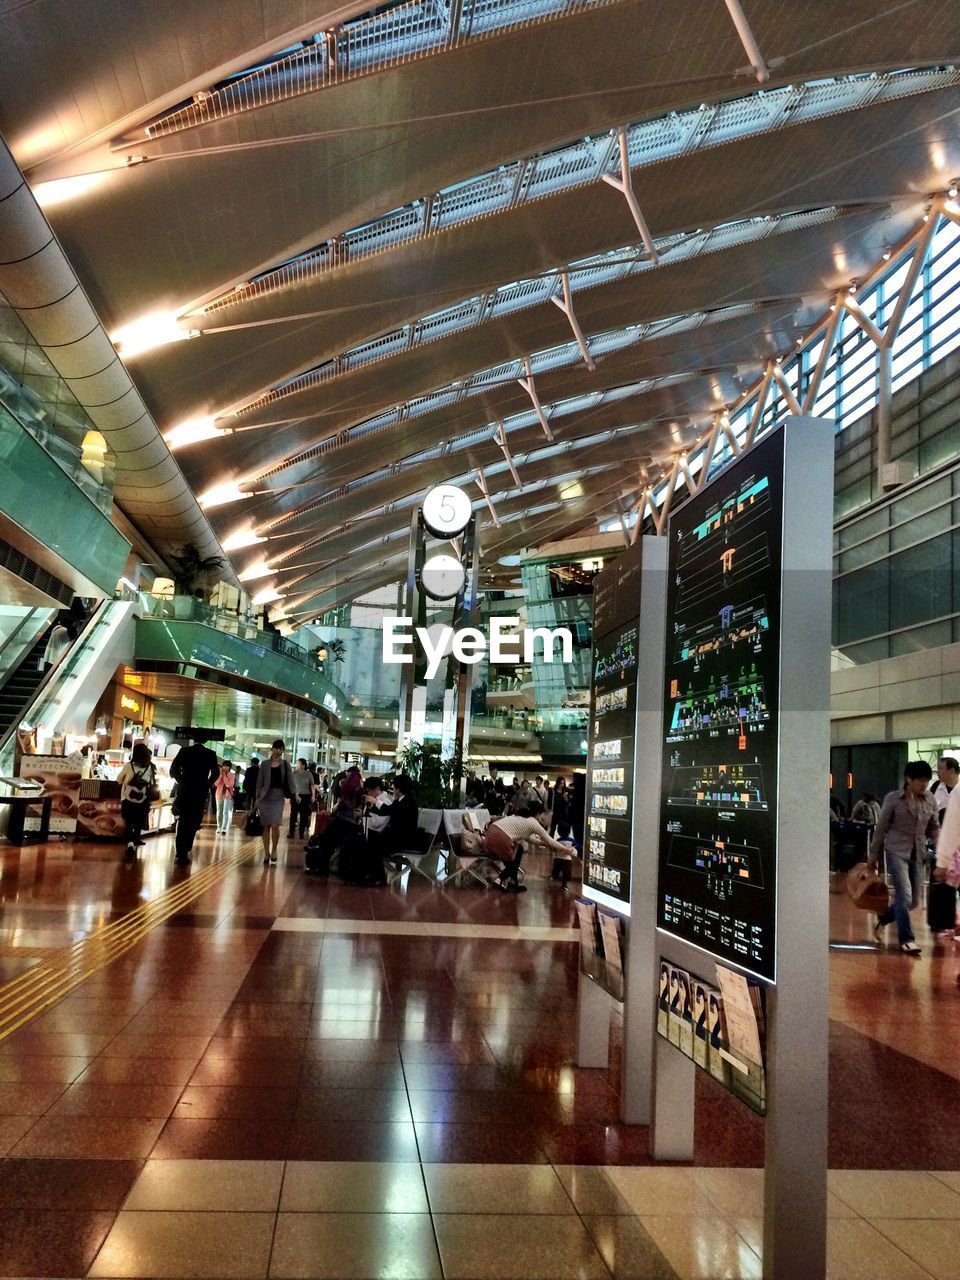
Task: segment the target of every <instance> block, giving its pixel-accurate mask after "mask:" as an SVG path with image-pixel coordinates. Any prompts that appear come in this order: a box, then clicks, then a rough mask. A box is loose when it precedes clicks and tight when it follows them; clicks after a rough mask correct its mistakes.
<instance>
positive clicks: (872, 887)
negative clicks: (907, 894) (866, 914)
mask: <svg viewBox="0 0 960 1280" xmlns="http://www.w3.org/2000/svg"><path fill="white" fill-rule="evenodd" d="M847 895H848V896H849V898H850V900H851V902H852V903H853V905H854V906H855V907H856V908H857V910H858V911H872V912H874V913H875V914H876V915H878V916H882V915H883V913H884V912H885V911H886V909H887V907H888V906H889V905H890V894H889V893H888V892H887V886H886V883H885V882H884V881H883V880H882V879H881V878H880V876H878V875H877V869H876V867H872V866H871V865H870V863H869V862H858V863H857V865H856V866H855V867H851V868H850V870H849V871H848V872H847Z"/></svg>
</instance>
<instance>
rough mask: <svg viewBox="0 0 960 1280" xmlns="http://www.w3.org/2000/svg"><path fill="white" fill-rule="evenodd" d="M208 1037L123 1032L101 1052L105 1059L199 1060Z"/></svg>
mask: <svg viewBox="0 0 960 1280" xmlns="http://www.w3.org/2000/svg"><path fill="white" fill-rule="evenodd" d="M209 1039H210V1037H209V1036H173V1035H171V1036H165V1035H152V1034H150V1033H149V1032H146V1031H144V1032H137V1033H136V1034H133V1033H127V1032H126V1031H125V1032H123V1033H122V1034H121V1035H119V1036H117V1038H116V1039H115V1040H111V1041H110V1043H109V1044H108V1045H107V1046H106V1048H105V1049H104V1050H103V1056H104V1057H105V1058H189V1057H191V1056H192V1057H195V1058H199V1057H200V1055H201V1054H202V1053H203V1051H204V1050H205V1049H206V1047H207V1044H208V1043H209Z"/></svg>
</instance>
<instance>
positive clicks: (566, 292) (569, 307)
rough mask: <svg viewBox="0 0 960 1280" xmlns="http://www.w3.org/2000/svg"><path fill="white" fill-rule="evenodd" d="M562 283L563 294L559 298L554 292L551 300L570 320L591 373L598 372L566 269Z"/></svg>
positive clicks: (561, 276)
mask: <svg viewBox="0 0 960 1280" xmlns="http://www.w3.org/2000/svg"><path fill="white" fill-rule="evenodd" d="M560 283H561V284H562V285H563V296H562V297H560V298H558V297H557V295H556V294H553V295H552V296H551V298H550V301H551V302H552V303H553V304H554V306H556V307H559V308H560V310H561V311H562V312H563V314H564V315H565V316H566V317H567V319H568V320H569V322H570V328H571V329H572V330H573V336H574V337H575V338H576V340H577V346H578V347H579V348H580V354H581V355H582V356H583V363H584V364H585V365H586V366H587V368H588V369H589V370H590V372H591V373H596V371H597V366H596V364H595V363H594V359H593V356H592V355H591V354H590V348H589V347H588V346H587V340H586V338H585V337H584V336H583V330H582V329H581V328H580V321H579V320H578V319H577V313H576V312H575V311H574V309H573V296H572V294H571V293H570V276H569V275H568V273H567V272H566V271H561V272H560Z"/></svg>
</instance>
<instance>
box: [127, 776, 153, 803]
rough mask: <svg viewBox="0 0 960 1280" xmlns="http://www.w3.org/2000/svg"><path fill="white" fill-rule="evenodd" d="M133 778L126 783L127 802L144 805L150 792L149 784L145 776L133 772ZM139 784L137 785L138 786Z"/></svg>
mask: <svg viewBox="0 0 960 1280" xmlns="http://www.w3.org/2000/svg"><path fill="white" fill-rule="evenodd" d="M133 777H134V778H136V779H137V782H134V781H133V778H131V780H130V781H129V782H128V783H127V800H128V802H129V803H130V804H144V803H145V802H146V800H147V795H148V792H149V790H150V783H149V782H148V781H147V775H146V774H142V773H137V771H136V770H134V771H133ZM138 784H139V785H138Z"/></svg>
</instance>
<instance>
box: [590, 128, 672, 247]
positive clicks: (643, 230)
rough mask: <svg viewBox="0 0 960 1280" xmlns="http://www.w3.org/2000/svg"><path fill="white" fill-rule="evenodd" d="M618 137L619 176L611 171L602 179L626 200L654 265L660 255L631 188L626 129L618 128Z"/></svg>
mask: <svg viewBox="0 0 960 1280" xmlns="http://www.w3.org/2000/svg"><path fill="white" fill-rule="evenodd" d="M618 133H619V137H620V177H619V178H615V177H614V176H613V174H612V173H605V174H603V175H602V176H603V181H604V182H606V183H607V185H608V186H611V187H613V189H614V190H615V191H619V192H620V193H621V195H622V196H623V198H624V200H626V202H627V208H628V209H629V210H630V212H631V213H632V214H633V220H634V222H635V223H636V224H637V230H638V231H639V232H640V239H641V240H642V241H643V247H644V248H645V249H646V251H647V256H648V257H649V259H650V261H651V262H652V263H653V265H654V266H657V264H658V263H659V262H660V255H659V253H657V246H656V245H655V244H654V243H653V236H652V235H651V234H650V228H649V227H648V226H647V220H646V218H645V217H644V216H643V210H642V209H641V208H640V202H639V200H638V199H637V197H636V193H635V192H634V189H633V178H632V177H631V174H630V149H629V145H628V143H627V131H626V129H620V130H618Z"/></svg>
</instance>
